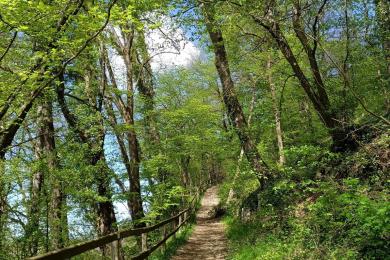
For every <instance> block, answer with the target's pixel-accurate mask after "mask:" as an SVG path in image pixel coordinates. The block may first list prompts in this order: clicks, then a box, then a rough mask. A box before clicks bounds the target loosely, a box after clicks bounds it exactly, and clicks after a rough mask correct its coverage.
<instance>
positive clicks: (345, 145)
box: [254, 15, 358, 152]
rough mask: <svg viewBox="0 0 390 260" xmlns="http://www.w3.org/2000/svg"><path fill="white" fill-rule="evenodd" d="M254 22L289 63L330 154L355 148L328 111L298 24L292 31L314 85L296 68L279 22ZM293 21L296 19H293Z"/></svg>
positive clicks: (332, 114)
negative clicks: (327, 141) (327, 139)
mask: <svg viewBox="0 0 390 260" xmlns="http://www.w3.org/2000/svg"><path fill="white" fill-rule="evenodd" d="M254 19H255V21H256V22H257V23H259V24H260V25H261V26H263V27H264V28H265V29H266V30H268V32H269V33H270V34H271V36H272V37H273V38H274V40H275V41H276V43H277V45H278V47H279V49H280V51H281V52H282V54H283V56H284V57H285V59H286V60H287V62H288V63H289V64H290V66H291V68H292V70H293V71H294V73H295V76H296V77H297V79H298V80H299V82H300V85H301V87H302V88H303V90H304V91H305V92H306V94H307V96H308V98H309V99H310V101H311V102H312V104H313V106H314V108H315V110H316V111H317V114H318V115H319V117H320V119H321V121H322V122H323V123H324V125H325V126H326V128H327V129H328V131H329V134H330V135H331V137H332V141H333V144H332V150H333V151H340V152H342V151H347V150H354V149H356V147H357V146H358V144H357V142H356V140H354V139H353V138H352V137H351V135H350V133H349V131H350V129H349V128H345V125H344V122H342V121H340V120H339V116H338V115H337V114H336V113H335V111H333V110H332V107H331V105H330V103H329V98H328V95H327V92H326V90H325V86H324V84H323V82H322V78H321V75H320V73H319V69H318V65H317V62H316V60H315V51H314V49H312V48H311V47H310V46H309V45H307V43H308V41H307V39H306V36H304V35H302V34H301V32H302V30H301V29H300V27H299V26H298V25H297V24H298V22H297V21H294V27H295V28H294V29H295V31H296V34H297V35H298V38H299V39H300V42H301V44H302V45H303V46H304V49H305V51H306V54H307V56H308V59H309V61H310V66H311V71H312V74H313V77H314V79H315V80H314V81H315V84H314V86H313V85H312V83H310V81H309V79H308V77H307V76H306V74H305V73H304V71H303V70H302V68H301V67H300V65H299V63H298V61H297V59H296V57H295V55H294V53H293V51H292V49H291V47H290V45H289V43H288V42H287V40H286V38H285V36H284V34H283V33H282V31H281V29H280V25H279V23H278V22H277V21H276V20H274V18H273V17H272V15H271V16H270V17H269V21H270V25H267V24H265V23H264V22H263V21H262V20H259V19H256V18H254ZM294 19H297V18H294Z"/></svg>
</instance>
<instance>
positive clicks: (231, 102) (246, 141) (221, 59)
mask: <svg viewBox="0 0 390 260" xmlns="http://www.w3.org/2000/svg"><path fill="white" fill-rule="evenodd" d="M202 12H203V15H204V18H205V19H204V21H205V24H206V27H207V31H208V33H209V35H210V39H211V42H212V44H213V49H214V54H215V66H216V69H217V72H218V75H219V78H220V80H221V84H222V95H223V100H224V103H225V105H226V108H227V111H228V114H229V117H230V119H231V121H232V124H233V127H234V129H235V131H236V133H237V135H238V138H239V139H240V142H241V146H242V148H243V149H244V153H245V155H246V157H247V159H248V161H249V163H250V164H251V166H252V168H253V169H254V170H255V172H256V174H257V178H258V180H259V182H260V185H261V186H262V187H263V186H264V184H265V182H266V180H267V179H268V178H270V177H271V173H270V170H269V168H268V166H267V165H266V164H265V163H264V161H263V160H262V159H261V157H260V154H259V152H258V151H257V148H256V146H255V144H254V142H253V140H252V138H251V137H250V134H249V129H248V125H247V122H246V119H245V115H244V113H243V111H242V108H241V105H240V103H239V101H238V98H237V95H236V91H235V88H234V83H233V80H232V77H231V74H230V68H229V63H228V58H227V53H226V49H225V44H224V40H223V37H222V31H221V29H220V28H219V27H218V25H217V23H216V22H215V18H214V6H213V5H212V4H209V3H203V4H202Z"/></svg>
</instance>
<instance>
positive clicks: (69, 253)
mask: <svg viewBox="0 0 390 260" xmlns="http://www.w3.org/2000/svg"><path fill="white" fill-rule="evenodd" d="M201 191H203V190H200V191H198V192H197V193H196V195H195V196H194V198H193V199H192V201H191V203H190V206H189V207H188V208H186V209H184V210H182V211H181V212H179V213H178V214H177V215H175V216H173V217H171V218H168V219H166V220H163V221H161V222H159V223H157V224H154V225H152V226H147V227H143V228H133V229H125V230H119V231H117V232H114V233H111V234H109V235H106V236H102V237H99V238H96V239H93V240H89V241H86V242H82V243H78V244H75V245H72V246H69V247H66V248H62V249H58V250H55V251H51V252H48V253H46V254H43V255H38V256H34V257H30V258H27V259H28V260H38V259H39V260H60V259H70V258H71V257H73V256H77V255H80V254H82V253H84V252H87V251H89V250H92V249H95V248H98V247H102V246H105V245H107V244H111V258H112V259H115V260H121V259H122V257H121V252H120V246H119V243H120V240H121V239H123V238H127V237H132V236H141V253H139V254H138V255H136V256H134V257H131V258H130V259H134V260H136V259H146V258H147V257H148V256H149V255H150V254H151V253H152V252H153V251H155V250H156V249H157V248H159V247H160V246H162V245H165V243H166V241H167V240H168V238H170V237H171V236H173V235H174V234H176V232H177V231H178V230H179V229H180V227H182V226H183V225H184V224H186V223H187V222H188V220H189V219H190V217H191V215H192V213H193V212H194V209H195V206H196V203H197V201H198V199H199V196H200V192H201ZM170 223H172V226H173V228H172V230H170V231H169V233H168V228H167V225H168V224H170ZM159 228H162V229H163V230H162V239H161V240H160V241H159V242H158V243H156V244H155V245H153V246H148V243H147V240H148V239H147V235H148V233H149V232H152V231H155V230H158V229H159Z"/></svg>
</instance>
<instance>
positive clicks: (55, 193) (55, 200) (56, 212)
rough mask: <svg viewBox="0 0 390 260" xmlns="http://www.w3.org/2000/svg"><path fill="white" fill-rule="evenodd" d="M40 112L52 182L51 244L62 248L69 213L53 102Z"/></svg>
mask: <svg viewBox="0 0 390 260" xmlns="http://www.w3.org/2000/svg"><path fill="white" fill-rule="evenodd" d="M38 111H39V114H40V116H41V118H42V122H41V125H40V130H39V135H40V138H39V142H40V147H41V149H42V152H43V154H42V157H44V158H45V160H46V162H47V166H48V167H47V169H48V173H49V174H48V175H47V177H46V180H47V181H48V183H50V188H51V203H50V221H49V223H50V233H51V239H50V240H51V246H52V248H53V249H58V248H62V247H64V245H65V241H66V240H67V237H66V236H67V235H66V234H67V230H66V228H67V227H66V226H65V225H64V224H65V223H66V222H67V221H66V218H67V214H66V211H65V204H64V193H63V187H62V182H61V181H60V180H58V178H57V177H56V175H55V171H56V170H57V169H58V167H59V163H58V157H57V152H56V145H55V131H54V123H53V112H52V104H51V102H49V101H44V103H43V104H42V105H40V107H39V110H38Z"/></svg>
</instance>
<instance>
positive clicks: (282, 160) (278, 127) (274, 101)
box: [267, 55, 286, 165]
mask: <svg viewBox="0 0 390 260" xmlns="http://www.w3.org/2000/svg"><path fill="white" fill-rule="evenodd" d="M267 76H268V84H269V87H270V90H271V98H272V106H273V110H274V117H275V130H276V138H277V140H278V150H279V164H280V165H284V163H285V162H286V158H285V157H284V148H283V132H282V124H281V118H280V111H279V106H278V101H277V97H276V90H275V83H274V80H273V77H272V57H271V55H270V56H269V57H268V61H267Z"/></svg>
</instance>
